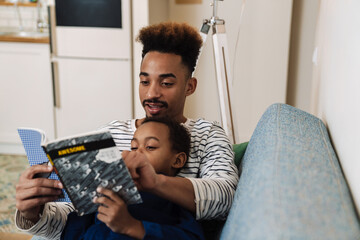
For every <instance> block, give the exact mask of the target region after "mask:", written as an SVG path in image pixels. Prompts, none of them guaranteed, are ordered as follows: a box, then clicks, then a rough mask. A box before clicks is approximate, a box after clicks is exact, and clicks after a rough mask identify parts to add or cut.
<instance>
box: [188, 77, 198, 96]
mask: <svg viewBox="0 0 360 240" xmlns="http://www.w3.org/2000/svg"><path fill="white" fill-rule="evenodd" d="M196 86H197V79H196V78H194V77H192V78H189V79H188V81H187V83H186V96H190V95H191V94H193V93H194V92H195V90H196Z"/></svg>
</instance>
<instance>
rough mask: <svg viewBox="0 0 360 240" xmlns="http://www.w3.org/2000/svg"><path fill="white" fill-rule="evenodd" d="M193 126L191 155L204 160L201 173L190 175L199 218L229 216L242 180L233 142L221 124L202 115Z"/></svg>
mask: <svg viewBox="0 0 360 240" xmlns="http://www.w3.org/2000/svg"><path fill="white" fill-rule="evenodd" d="M190 130H191V136H192V147H193V150H192V151H193V153H195V154H193V155H191V156H192V158H196V159H197V161H200V165H199V169H198V174H197V177H188V179H189V180H190V181H191V182H192V184H193V186H194V192H195V202H196V218H197V219H225V218H226V216H227V214H228V212H229V210H230V208H231V205H232V201H233V197H234V194H235V190H236V186H237V183H238V180H239V175H238V169H237V167H236V166H235V164H234V152H233V150H232V145H231V143H230V141H229V139H228V137H227V136H226V134H225V131H224V130H223V129H222V128H221V127H220V126H218V125H217V124H214V123H210V122H207V121H204V120H201V119H200V120H197V121H196V122H195V123H194V124H193V125H192V126H190ZM193 139H195V141H193Z"/></svg>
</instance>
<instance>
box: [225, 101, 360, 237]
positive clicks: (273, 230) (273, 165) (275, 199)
mask: <svg viewBox="0 0 360 240" xmlns="http://www.w3.org/2000/svg"><path fill="white" fill-rule="evenodd" d="M241 169H242V173H241V177H240V181H239V184H238V188H237V191H236V194H235V199H234V202H233V206H232V208H231V211H230V213H229V216H228V219H227V221H226V224H225V226H224V228H223V231H222V235H221V239H247V240H249V239H359V236H360V223H359V218H358V216H357V214H356V211H355V207H354V204H353V202H352V198H351V193H350V191H349V188H348V186H347V184H346V181H345V178H344V176H343V173H342V170H341V167H340V164H339V162H338V159H337V156H336V154H335V152H334V150H333V148H332V146H331V142H330V139H329V135H328V133H327V129H326V127H325V125H324V124H323V122H322V121H321V120H320V119H318V118H316V117H314V116H312V115H310V114H308V113H306V112H303V111H301V110H299V109H296V108H293V107H291V106H288V105H285V104H274V105H271V106H270V107H269V108H268V109H267V111H266V112H265V113H264V115H263V116H262V118H261V120H260V121H259V123H258V125H257V127H256V129H255V131H254V134H253V136H252V137H251V140H250V142H249V145H248V146H247V149H246V152H245V155H244V158H243V160H242V162H241Z"/></svg>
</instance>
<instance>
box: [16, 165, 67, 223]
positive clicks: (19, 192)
mask: <svg viewBox="0 0 360 240" xmlns="http://www.w3.org/2000/svg"><path fill="white" fill-rule="evenodd" d="M52 171H53V167H51V166H46V165H34V166H32V167H29V168H28V169H26V170H25V171H24V172H23V173H22V174H21V176H20V178H19V182H18V184H17V185H16V208H17V209H18V210H19V211H20V214H21V215H22V216H23V217H25V218H26V219H28V220H30V221H32V222H33V223H36V222H37V221H38V220H39V219H40V217H39V214H40V211H42V208H43V205H44V204H45V203H47V202H51V201H54V200H56V199H57V198H58V197H59V196H60V194H61V193H62V191H61V189H62V188H63V186H62V184H61V182H59V181H57V180H50V179H47V178H34V175H35V174H37V173H44V172H47V173H50V172H52Z"/></svg>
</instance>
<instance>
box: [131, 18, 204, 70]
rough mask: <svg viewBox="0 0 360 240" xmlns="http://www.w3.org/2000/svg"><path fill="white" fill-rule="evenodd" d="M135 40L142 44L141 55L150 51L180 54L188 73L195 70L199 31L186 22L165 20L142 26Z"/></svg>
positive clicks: (199, 40) (198, 51)
mask: <svg viewBox="0 0 360 240" xmlns="http://www.w3.org/2000/svg"><path fill="white" fill-rule="evenodd" d="M136 41H138V42H141V43H142V44H143V51H142V57H143V58H144V56H145V55H146V53H148V52H150V51H158V52H161V53H173V54H176V55H180V56H181V58H182V62H183V64H184V65H185V66H187V67H188V69H189V71H190V73H192V72H193V71H194V70H195V65H196V60H197V58H198V56H199V53H200V48H201V46H202V38H201V36H200V34H199V32H198V31H197V30H196V29H195V28H194V27H192V26H190V25H188V24H187V23H175V22H165V23H159V24H154V25H151V26H148V27H144V28H142V29H141V30H140V32H139V35H138V36H137V38H136Z"/></svg>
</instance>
